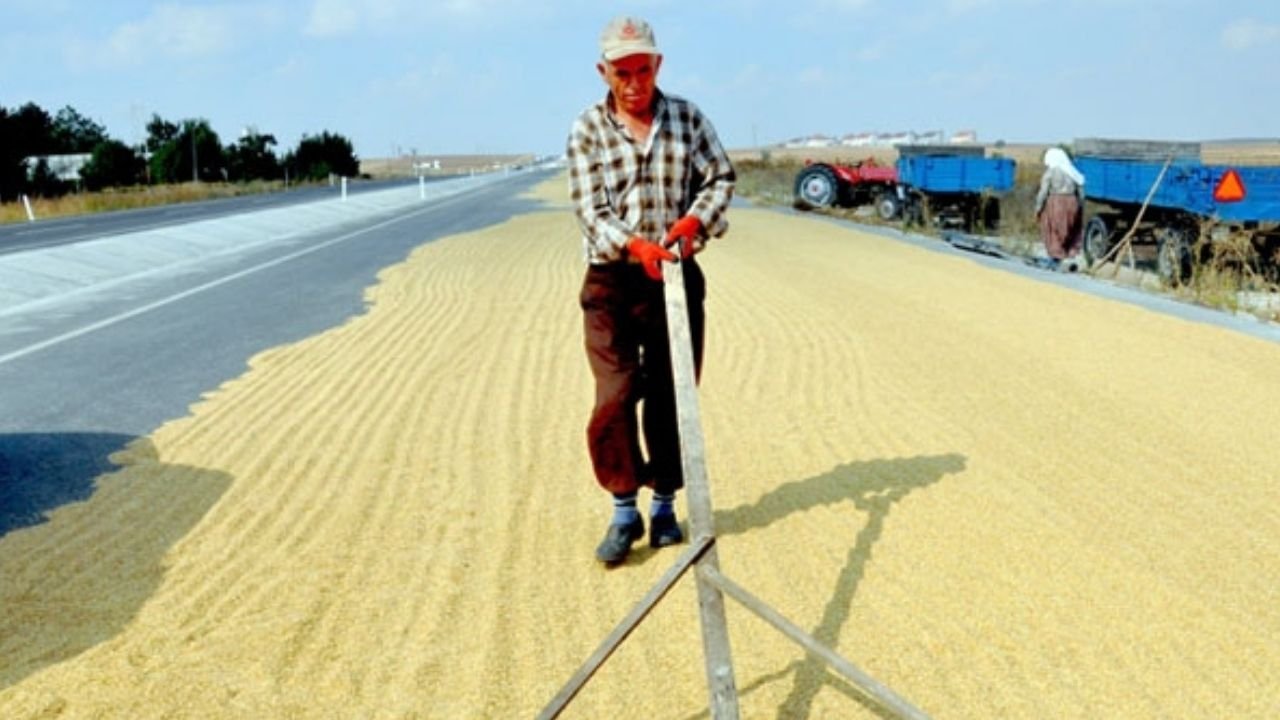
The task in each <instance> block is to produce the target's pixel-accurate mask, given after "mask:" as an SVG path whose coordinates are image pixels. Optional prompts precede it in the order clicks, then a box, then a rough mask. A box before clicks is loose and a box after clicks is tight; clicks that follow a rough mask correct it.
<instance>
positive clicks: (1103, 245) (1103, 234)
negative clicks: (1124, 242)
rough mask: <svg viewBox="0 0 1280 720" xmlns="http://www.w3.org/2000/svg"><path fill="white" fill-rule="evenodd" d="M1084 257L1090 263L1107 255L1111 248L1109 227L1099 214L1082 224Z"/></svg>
mask: <svg viewBox="0 0 1280 720" xmlns="http://www.w3.org/2000/svg"><path fill="white" fill-rule="evenodd" d="M1083 249H1084V259H1085V261H1086V262H1088V263H1089V264H1090V265H1092V264H1094V263H1096V262H1098V261H1099V260H1101V259H1102V258H1104V257H1106V256H1107V253H1108V252H1109V251H1110V250H1111V228H1110V227H1108V226H1107V221H1106V220H1105V219H1103V217H1102V216H1101V215H1094V216H1093V217H1091V218H1089V222H1087V223H1085V224H1084V248H1083Z"/></svg>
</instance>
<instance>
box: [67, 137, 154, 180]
mask: <svg viewBox="0 0 1280 720" xmlns="http://www.w3.org/2000/svg"><path fill="white" fill-rule="evenodd" d="M142 169H143V161H142V158H141V157H139V156H138V153H137V152H136V151H135V150H134V149H133V148H131V147H129V146H128V145H125V144H124V143H122V142H120V141H119V140H103V141H102V142H100V143H98V144H97V145H96V146H94V148H93V157H92V158H90V159H89V162H88V163H87V164H86V165H85V166H84V167H83V168H81V169H80V179H81V180H82V181H83V182H84V184H85V187H86V188H88V189H90V190H100V189H102V188H104V187H122V186H126V185H135V184H137V183H138V181H139V180H140V179H141V178H142Z"/></svg>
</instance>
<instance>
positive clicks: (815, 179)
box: [796, 165, 840, 208]
mask: <svg viewBox="0 0 1280 720" xmlns="http://www.w3.org/2000/svg"><path fill="white" fill-rule="evenodd" d="M839 193H840V179H839V178H837V177H836V174H835V172H833V171H832V170H831V168H829V167H827V166H826V165H810V166H809V167H807V168H805V169H804V170H801V171H800V174H799V175H798V176H796V203H797V204H798V205H800V206H801V207H812V208H825V207H831V206H832V205H834V204H835V202H836V197H837V196H838V195H839Z"/></svg>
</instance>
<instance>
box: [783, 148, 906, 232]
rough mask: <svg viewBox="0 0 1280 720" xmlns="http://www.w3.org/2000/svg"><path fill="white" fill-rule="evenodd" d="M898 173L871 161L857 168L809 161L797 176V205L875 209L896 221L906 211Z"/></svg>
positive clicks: (873, 159)
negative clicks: (900, 211)
mask: <svg viewBox="0 0 1280 720" xmlns="http://www.w3.org/2000/svg"><path fill="white" fill-rule="evenodd" d="M897 187H898V170H897V168H895V167H893V166H892V165H882V164H880V163H878V162H876V160H875V158H867V159H866V160H862V161H860V162H857V163H854V164H853V165H835V164H831V163H824V162H812V161H810V160H806V161H805V167H804V169H803V170H801V171H800V174H799V175H797V176H796V204H797V205H799V206H800V207H803V208H825V207H853V206H855V205H875V208H876V214H878V215H879V216H880V217H881V218H883V219H885V220H892V219H893V218H895V217H897V216H898V211H899V210H901V209H902V202H901V199H900V198H899V197H898V193H897V189H896V188H897Z"/></svg>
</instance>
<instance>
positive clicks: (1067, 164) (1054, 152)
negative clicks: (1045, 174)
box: [1044, 147, 1084, 185]
mask: <svg viewBox="0 0 1280 720" xmlns="http://www.w3.org/2000/svg"><path fill="white" fill-rule="evenodd" d="M1044 166H1045V167H1047V168H1058V169H1059V170H1061V171H1062V172H1064V173H1066V174H1067V177H1069V178H1071V180H1072V181H1073V182H1075V184H1077V185H1084V175H1081V174H1080V171H1079V170H1077V169H1076V166H1075V165H1072V164H1071V158H1069V157H1067V154H1066V153H1065V152H1063V151H1062V148H1056V147H1052V148H1049V149H1048V150H1045V151H1044Z"/></svg>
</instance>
